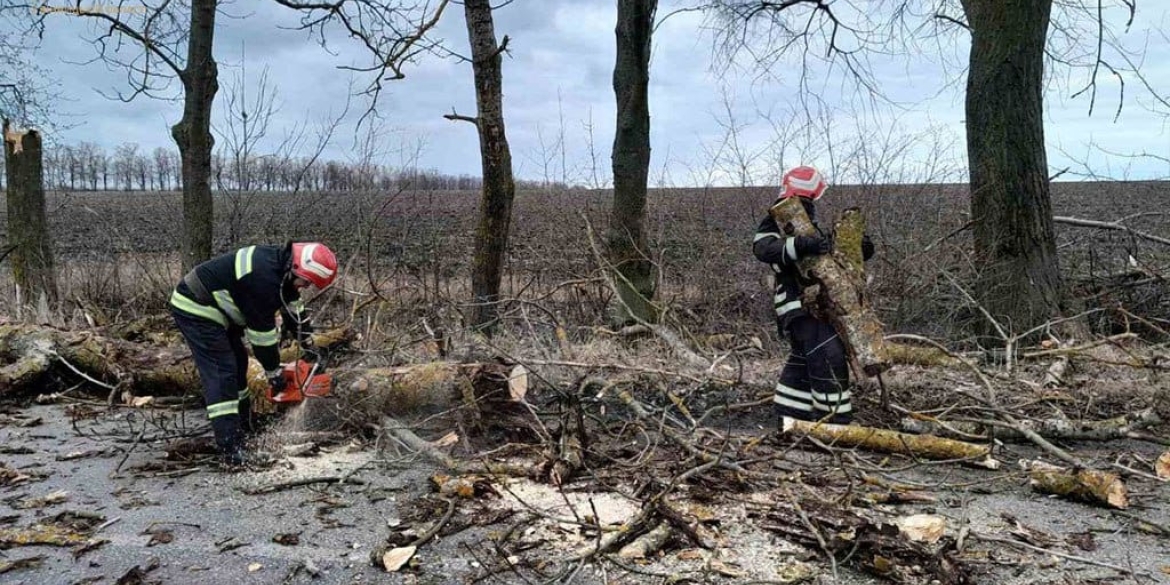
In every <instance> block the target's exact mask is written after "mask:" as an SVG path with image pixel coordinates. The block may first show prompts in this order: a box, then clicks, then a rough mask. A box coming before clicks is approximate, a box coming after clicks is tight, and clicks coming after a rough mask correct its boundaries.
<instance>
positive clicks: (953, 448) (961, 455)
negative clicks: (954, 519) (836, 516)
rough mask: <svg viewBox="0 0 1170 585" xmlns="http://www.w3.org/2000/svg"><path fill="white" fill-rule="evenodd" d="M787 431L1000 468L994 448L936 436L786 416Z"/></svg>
mask: <svg viewBox="0 0 1170 585" xmlns="http://www.w3.org/2000/svg"><path fill="white" fill-rule="evenodd" d="M782 429H783V432H784V433H785V434H795V435H805V436H809V437H812V438H814V439H817V440H819V441H822V442H825V443H829V444H832V445H834V446H842V447H861V448H863V449H869V450H871V451H880V452H883V453H900V454H903V455H913V456H915V457H923V458H926V459H941V460H947V459H963V460H966V462H967V463H970V464H971V465H975V466H977V467H983V468H986V469H999V466H1000V463H999V461H996V460H995V459H993V458H992V457H991V447H989V446H987V445H976V444H973V443H966V442H963V441H955V440H952V439H944V438H942V437H936V436H933V435H911V434H907V433H899V432H897V431H889V430H885V429H875V428H870V427H862V426H856V425H832V424H827V423H816V422H808V421H803V420H798V419H794V418H790V417H784V420H783V424H782Z"/></svg>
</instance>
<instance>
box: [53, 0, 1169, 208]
mask: <svg viewBox="0 0 1170 585" xmlns="http://www.w3.org/2000/svg"><path fill="white" fill-rule="evenodd" d="M128 3H129V2H128ZM1155 4H1156V5H1157V6H1154V5H1155ZM1167 4H1168V3H1165V2H1156V3H1155V2H1148V1H1147V2H1141V3H1139V12H1138V15H1137V19H1136V20H1135V23H1134V26H1133V27H1131V29H1130V30H1129V31H1128V32H1127V33H1125V34H1124V36H1123V37H1122V38H1121V42H1123V43H1125V44H1126V45H1127V46H1129V47H1130V48H1132V49H1134V50H1135V51H1144V52H1145V54H1146V55H1147V58H1146V61H1145V62H1144V63H1143V65H1142V66H1143V68H1144V72H1145V75H1146V77H1147V78H1148V79H1149V80H1151V82H1152V83H1154V84H1155V89H1156V90H1157V91H1158V92H1160V93H1161V95H1163V96H1168V95H1170V81H1168V80H1170V60H1168V59H1167V58H1166V57H1170V42H1168V41H1167V39H1166V36H1165V34H1164V33H1159V32H1157V31H1159V30H1160V29H1161V28H1162V27H1163V26H1164V25H1170V21H1168V19H1167V12H1168V10H1170V7H1168V6H1167ZM678 6H679V5H678V4H676V3H672V2H670V1H669V0H662V5H661V6H660V9H659V18H660V19H661V18H662V17H663V16H664V15H666V14H668V13H670V12H671V11H672V9H674V8H676V7H678ZM221 12H222V13H221V15H220V16H219V24H218V28H217V32H216V39H215V43H216V44H215V52H216V58H217V60H218V61H219V62H220V73H221V82H220V86H221V90H220V95H219V99H218V100H217V105H216V107H217V118H218V114H221V113H222V111H223V104H224V103H225V101H224V100H223V97H224V95H225V92H226V91H227V88H228V86H229V85H230V84H231V83H230V82H231V79H232V78H233V77H235V76H236V75H238V74H239V72H240V71H241V68H242V67H243V66H245V65H246V72H247V79H248V80H249V82H250V83H252V84H254V83H255V82H256V80H257V79H258V77H259V74H260V72H261V71H262V70H263V69H264V68H265V67H267V68H268V69H269V77H270V79H271V81H272V83H273V84H274V85H275V87H276V91H277V101H278V103H279V107H280V109H279V112H278V114H277V116H276V117H275V119H274V120H273V123H272V128H271V130H270V132H269V135H270V136H269V137H270V140H269V141H268V143H267V144H266V145H264V146H262V147H261V149H260V150H261V151H262V152H263V151H265V150H266V149H267V150H271V149H274V148H276V146H275V144H276V143H277V142H278V141H279V139H280V138H281V137H282V136H284V134H285V133H286V132H287V131H288V130H289V129H291V128H292V127H293V126H294V125H296V124H298V123H303V122H305V121H308V122H310V123H318V122H320V121H322V120H325V119H327V118H328V117H329V116H330V115H331V113H333V114H334V115H336V113H338V112H340V110H341V108H342V104H343V103H344V102H345V100H346V94H347V92H349V91H350V90H351V85H350V83H351V78H352V74H350V73H349V72H347V71H342V70H339V69H337V66H338V65H352V64H363V63H365V62H366V60H365V58H364V54H363V53H362V52H361V50H360V47H358V46H357V45H356V44H355V43H353V42H350V41H348V40H347V39H345V38H344V37H340V36H338V38H332V37H329V40H330V42H329V48H330V51H331V52H327V51H325V50H323V49H322V48H321V47H320V46H319V45H318V44H316V43H315V42H314V40H313V39H312V38H309V37H308V36H307V35H306V34H305V33H304V32H299V31H294V30H288V28H289V27H293V26H294V25H295V24H296V22H297V19H296V18H297V17H296V16H295V15H293V14H291V13H290V12H289V11H288V10H287V9H284V8H281V7H278V6H275V4H274V3H273V2H272V1H271V0H235V1H234V2H230V3H227V2H225V3H224V5H223V7H222V8H221ZM615 17H616V1H615V0H515V1H514V2H512V3H511V4H508V5H506V6H505V7H503V8H502V9H500V10H498V11H497V12H496V15H495V19H496V24H495V28H496V34H497V37H502V36H503V35H505V34H506V35H508V36H509V37H510V39H511V40H510V42H509V48H510V55H509V57H508V58H506V59H505V61H504V113H505V119H506V123H507V132H508V138H509V142H510V143H511V146H512V151H513V160H514V164H515V171H516V174H517V176H519V177H522V178H527V179H541V178H543V177H545V176H548V177H549V178H551V179H554V180H559V179H562V178H567V179H568V180H569V181H570V182H573V183H578V184H588V185H591V184H594V183H595V182H596V181H600V182H601V183H603V184H608V180H609V179H608V176H609V150H610V146H611V142H612V137H613V132H612V127H613V123H614V110H615V108H614V96H613V90H612V86H611V75H612V69H613V63H614V32H613V31H614V24H615ZM1114 21H1117V22H1124V18H1121V19H1114ZM709 24H710V22H709V21H708V20H707V19H705V17H704V16H703V15H702V14H699V13H693V12H688V13H682V14H675V15H673V16H671V17H670V18H668V19H666V20H665V22H662V23H661V24H660V26H659V28H658V30H657V31H656V34H655V37H654V56H653V62H652V65H651V67H652V69H651V92H650V111H651V118H652V128H653V131H652V146H653V159H652V166H653V170H652V173H651V182H652V183H653V184H654V185H677V186H691V185H704V184H718V185H737V184H741V183H745V182H746V183H755V184H770V183H774V182H775V181H776V180H777V177H778V176H779V174H780V173H781V172H782V170H783V169H782V167H783V166H790V165H792V164H798V163H812V164H817V165H820V166H822V167H825V168H827V169H830V173H833V172H836V174H837V175H838V177H837V178H838V180H839V181H841V182H853V181H856V180H859V178H862V177H869V178H871V180H874V179H878V180H914V181H917V180H923V179H925V180H966V176H965V171H964V168H965V167H964V164H965V161H964V158H965V157H964V149H965V147H964V140H965V138H964V134H963V132H964V130H963V125H962V121H963V117H964V116H963V96H962V90H963V88H964V85H965V71H964V70H963V68H962V62H963V61H964V60H965V57H966V50H967V49H966V47H967V45H966V39H965V37H964V35H955V37H954V39H953V40H951V41H945V42H940V44H941V49H940V44H932V43H926V44H925V48H924V50H928V51H930V50H932V51H934V52H935V53H936V54H938V53H942V55H943V57H945V58H942V59H940V58H937V57H931V58H923V57H916V58H877V57H874V58H873V59H871V60H870V62H869V67H870V70H871V71H872V72H873V77H874V79H875V80H876V81H877V82H878V83H879V84H880V87H881V89H882V91H883V94H884V96H885V100H882V101H879V102H876V103H875V102H872V101H869V100H865V99H862V98H861V97H860V96H861V93H860V92H859V91H858V90H857V88H856V86H855V85H854V84H851V83H849V82H848V81H846V80H844V78H843V76H842V75H840V72H841V71H842V68H840V67H839V66H837V67H833V68H830V67H828V66H827V65H826V64H825V63H824V62H817V61H813V62H811V63H810V65H811V67H812V69H810V78H809V79H810V87H811V88H813V89H815V90H816V93H817V94H818V95H819V96H821V97H822V98H823V102H821V103H819V104H813V106H812V107H811V109H810V108H809V107H808V106H809V100H808V99H807V98H808V97H809V94H808V93H807V92H803V93H802V91H801V90H800V87H799V85H798V84H797V83H796V79H797V76H796V75H795V73H794V72H795V71H796V70H798V68H797V66H796V64H795V63H794V62H793V61H787V62H782V63H779V64H778V65H777V68H776V69H774V71H776V72H778V75H776V76H762V75H760V72H759V71H756V70H754V69H752V68H751V67H748V66H747V65H746V64H741V65H740V66H730V67H729V66H727V65H726V64H724V63H723V62H722V60H720V59H714V58H713V54H712V46H713V43H712V35H711V33H710V30H709V28H710V27H709V26H708V25H709ZM94 25H95V23H93V22H92V21H91V20H90V19H83V18H78V17H75V16H69V15H63V14H54V15H52V17H51V18H50V19H49V26H48V30H47V31H46V35H45V41H44V43H43V45H42V46H41V48H40V49H39V50H38V51H37V52H36V53H35V54H34V58H35V60H36V62H37V63H38V64H40V65H43V66H44V67H46V68H48V69H49V70H50V71H52V72H53V73H55V75H56V76H57V77H58V78H59V79H60V80H61V88H60V91H59V92H58V93H59V95H60V98H61V100H62V101H61V105H60V107H59V108H58V110H59V111H60V112H62V113H67V114H71V115H72V116H73V117H72V118H71V122H70V123H72V124H76V126H74V127H72V128H69V129H66V130H64V131H63V132H62V133H61V135H60V139H61V140H62V141H63V142H66V143H76V142H80V141H83V140H84V141H91V142H96V143H98V144H100V145H103V146H105V147H106V148H107V149H109V150H111V151H112V150H113V148H114V147H115V146H116V145H117V144H120V143H122V142H136V143H138V144H139V145H141V147H142V148H144V149H147V150H150V149H153V148H155V147H158V146H164V147H168V148H173V147H174V145H173V143H172V142H171V139H170V133H169V127H170V125H171V124H173V123H174V122H175V121H177V120H178V119H179V117H180V116H181V110H182V104H181V102H178V101H170V102H168V101H159V100H151V99H147V98H139V99H137V100H135V101H134V102H133V103H130V104H124V103H120V102H117V101H111V100H108V99H106V98H104V97H102V96H101V95H100V94H99V93H98V91H104V92H107V93H111V92H113V91H116V90H118V89H125V87H126V86H125V84H124V81H125V75H124V73H123V72H120V71H118V70H110V69H108V68H107V67H106V66H105V65H103V64H102V63H94V62H90V63H88V64H85V62H87V61H90V60H91V59H92V58H93V56H94V48H93V46H92V45H91V44H90V43H89V42H87V41H86V39H88V38H92V37H94V36H95V35H96V30H97V29H95V28H93V27H94ZM282 27H285V28H282ZM436 36H437V37H439V38H442V39H444V40H445V42H446V44H447V46H449V47H451V49H452V50H453V51H455V52H456V53H460V54H467V53H468V52H469V50H468V49H467V39H466V29H465V28H464V20H463V11H462V6H461V5H452V6H450V7H449V9H448V11H447V13H446V14H445V15H444V16H443V19H442V21H441V24H440V26H439V27H438V32H437V35H436ZM1092 47H1093V44H1092V43H1091V42H1089V43H1088V45H1087V46H1086V47H1085V50H1086V51H1091V50H1092ZM1115 60H1116V58H1115ZM1086 79H1087V72H1085V71H1082V72H1079V73H1075V74H1074V77H1073V78H1072V79H1071V80H1070V79H1068V78H1067V77H1065V76H1063V75H1059V76H1058V77H1057V78H1056V80H1055V81H1054V82H1053V83H1051V84H1050V90H1049V91H1048V93H1047V96H1046V105H1047V113H1046V138H1047V141H1048V145H1049V151H1048V152H1049V163H1050V166H1051V167H1052V171H1053V173H1055V172H1057V171H1059V170H1061V169H1063V168H1065V167H1071V171H1070V174H1069V175H1066V177H1065V178H1069V177H1071V176H1074V175H1075V174H1076V173H1077V172H1080V171H1084V170H1085V168H1084V166H1083V163H1084V162H1085V161H1088V162H1089V163H1090V166H1091V168H1092V169H1093V170H1094V171H1096V172H1098V173H1101V174H1104V175H1109V176H1112V177H1115V178H1122V177H1125V178H1135V179H1137V178H1165V177H1170V164H1168V163H1167V162H1166V161H1165V160H1161V161H1159V160H1157V159H1154V158H1138V159H1133V158H1126V157H1121V156H1108V155H1106V154H1104V153H1105V152H1113V153H1120V154H1128V153H1142V152H1144V153H1149V154H1153V155H1156V156H1160V157H1162V158H1163V159H1166V158H1167V157H1170V134H1168V133H1167V116H1166V109H1165V108H1162V109H1161V110H1160V111H1159V110H1157V108H1156V107H1155V102H1154V100H1153V99H1151V98H1150V94H1149V92H1148V91H1146V90H1145V89H1144V88H1142V87H1141V85H1142V84H1141V83H1140V82H1139V81H1138V80H1136V79H1132V78H1131V79H1129V80H1128V82H1127V84H1126V86H1125V87H1126V90H1125V95H1126V101H1125V104H1124V108H1123V109H1122V112H1121V114H1120V116H1119V117H1118V118H1117V120H1116V121H1114V113H1115V111H1116V109H1117V105H1118V96H1119V92H1118V85H1117V84H1116V82H1115V81H1114V79H1113V76H1112V75H1110V74H1108V73H1103V74H1102V75H1101V77H1100V79H1101V83H1100V84H1099V88H1098V94H1097V101H1096V106H1095V109H1094V112H1093V115H1092V116H1091V117H1090V116H1089V112H1088V110H1089V101H1088V97H1087V94H1086V95H1084V96H1082V97H1081V98H1078V99H1071V97H1070V96H1071V95H1072V94H1073V93H1074V92H1075V91H1076V90H1077V89H1079V87H1080V86H1082V85H1083V84H1084V81H1085V80H1086ZM368 81H369V80H368V78H364V77H357V78H353V79H352V82H353V83H355V84H357V86H358V87H362V86H364V84H365V83H367V82H368ZM1158 84H1161V85H1160V86H1159V85H1158ZM253 91H254V88H253ZM802 98H805V99H802ZM365 107H366V103H365V102H364V101H363V98H360V97H358V98H354V101H353V102H352V105H351V115H350V116H349V118H348V119H347V121H346V123H345V125H344V126H343V127H342V128H341V130H340V131H339V133H338V135H337V137H335V139H334V141H333V142H332V144H331V145H330V146H329V148H328V149H327V150H326V152H325V155H324V156H325V158H330V159H336V160H351V159H353V158H354V157H355V154H354V152H355V129H354V123H355V122H356V120H357V115H358V114H359V113H361V112H362V111H363V110H364V109H365ZM452 110H455V111H457V112H459V113H460V114H465V115H474V112H475V96H474V87H473V83H472V75H471V67H470V65H469V64H468V63H466V62H459V61H458V60H456V59H451V58H447V59H442V58H439V57H427V56H424V57H423V58H421V59H420V62H419V63H418V64H417V65H414V66H410V67H408V68H407V70H406V79H404V80H400V81H394V82H390V83H388V84H387V86H386V90H385V91H384V92H383V94H382V96H381V99H380V101H379V103H378V107H377V113H378V115H379V116H380V118H381V122H380V124H381V126H380V131H379V139H380V145H381V146H380V149H379V152H380V158H381V162H382V163H384V164H388V165H392V166H400V165H402V164H405V163H406V162H408V161H410V160H413V159H414V157H415V155H414V154H405V153H418V154H417V165H418V166H420V167H424V168H434V169H439V170H441V171H443V172H446V173H451V174H472V175H478V174H479V173H480V164H479V155H478V144H477V138H476V134H475V131H474V129H473V128H472V127H471V126H470V125H469V124H467V123H460V122H450V121H447V120H445V119H443V118H442V115H443V114H445V113H449V112H451V111H452ZM1152 110H1153V111H1152ZM809 112H811V113H812V114H813V115H814V116H815V117H816V119H815V120H814V121H813V122H812V123H811V125H810V124H808V123H806V120H805V116H806V114H807V113H809ZM590 127H591V129H592V131H591V134H592V139H590V132H589V130H588V129H589V128H590ZM729 128H734V130H735V131H734V132H730V131H729ZM810 132H811V133H810ZM561 135H563V136H564V144H565V147H564V151H563V156H562V152H561V151H560V150H558V148H557V146H556V145H557V141H558V138H559V137H560V136H561ZM817 136H828V137H829V138H830V139H829V140H828V141H827V143H825V142H820V141H818V140H817V139H816V137H817ZM778 139H779V140H780V141H781V142H784V143H787V144H788V145H787V148H784V149H782V148H780V147H778V146H777V144H778V142H777V140H778ZM590 144H592V146H593V153H592V155H591V153H590V148H589V145H590ZM1091 145H1095V146H1091ZM861 146H864V147H865V148H864V149H860V150H859V147H861ZM830 147H831V148H830ZM593 160H596V164H593V162H592V161H593ZM594 168H596V172H595V171H594Z"/></svg>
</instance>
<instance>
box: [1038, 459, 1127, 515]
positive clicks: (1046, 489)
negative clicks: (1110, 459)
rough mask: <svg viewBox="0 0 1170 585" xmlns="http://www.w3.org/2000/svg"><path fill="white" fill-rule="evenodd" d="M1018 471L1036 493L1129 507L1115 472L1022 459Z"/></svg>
mask: <svg viewBox="0 0 1170 585" xmlns="http://www.w3.org/2000/svg"><path fill="white" fill-rule="evenodd" d="M1020 468H1021V469H1024V470H1026V471H1027V472H1028V476H1029V478H1030V479H1031V485H1032V489H1034V490H1036V491H1038V492H1041V493H1045V494H1053V495H1057V496H1061V497H1064V498H1068V499H1071V500H1078V501H1081V502H1088V503H1090V504H1097V505H1103V506H1107V507H1110V508H1118V509H1125V508H1127V507H1129V494H1128V492H1127V490H1126V489H1125V484H1124V483H1122V481H1121V478H1120V477H1118V476H1117V474H1116V473H1110V472H1108V471H1097V470H1095V469H1067V468H1064V467H1058V466H1056V465H1051V464H1048V463H1044V462H1043V461H1028V460H1021V461H1020Z"/></svg>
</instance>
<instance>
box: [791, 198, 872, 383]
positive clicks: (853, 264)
mask: <svg viewBox="0 0 1170 585" xmlns="http://www.w3.org/2000/svg"><path fill="white" fill-rule="evenodd" d="M771 213H772V217H773V218H775V219H776V225H778V226H780V228H781V229H783V230H785V232H786V233H789V234H790V235H813V234H815V233H816V229H815V228H814V227H813V225H812V222H811V221H809V218H808V214H807V213H805V211H804V207H803V206H802V205H801V204H800V201H799V200H798V198H796V197H791V198H788V199H784V200H782V201H780V202H779V203H777V204H776V205H774V206H773V207H772V209H771ZM834 230H835V234H836V236H835V238H834V242H835V243H834V246H833V253H832V254H828V255H824V256H813V257H811V258H806V259H804V260H801V261H800V268H801V270H802V272H804V273H805V275H806V276H807V277H808V279H809V280H812V281H814V282H816V283H817V284H816V285H814V286H810V287H806V288H805V291H804V293H803V295H802V304H803V305H804V307H805V309H807V310H809V311H810V312H812V313H813V314H814V315H816V316H817V317H819V318H822V319H826V320H828V321H829V322H830V323H832V324H833V328H834V329H836V330H837V334H838V335H840V336H841V339H842V340H843V341H844V342H845V349H846V350H847V351H848V354H849V360H850V367H851V368H852V369H853V372H854V375H855V376H856V377H857V378H858V379H859V380H860V379H862V378H863V376H875V375H877V374H880V373H881V372H882V371H884V370H886V369H888V368H889V365H890V364H889V359H887V358H886V356H885V340H884V337H883V334H882V324H881V322H880V321H878V319H877V316H876V315H875V314H874V312H873V308H872V307H871V306H870V302H869V299H868V297H867V295H866V290H865V285H866V283H865V266H864V262H863V260H862V255H861V240H862V238H863V237H864V235H865V218H864V216H862V215H861V211H860V210H857V209H848V210H846V211H845V213H844V214H842V216H841V219H840V220H838V221H837V223H836V224H835V226H834Z"/></svg>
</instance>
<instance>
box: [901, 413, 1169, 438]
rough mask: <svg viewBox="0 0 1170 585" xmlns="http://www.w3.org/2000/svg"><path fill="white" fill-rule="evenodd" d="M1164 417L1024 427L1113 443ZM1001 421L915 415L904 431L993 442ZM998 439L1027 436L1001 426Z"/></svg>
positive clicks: (1134, 416)
mask: <svg viewBox="0 0 1170 585" xmlns="http://www.w3.org/2000/svg"><path fill="white" fill-rule="evenodd" d="M1161 422H1162V419H1161V417H1159V416H1158V413H1157V412H1155V411H1154V409H1152V408H1147V409H1145V410H1140V411H1138V412H1135V413H1131V414H1125V415H1122V416H1117V417H1113V418H1108V419H1104V420H1068V419H1041V420H1022V421H1020V425H1021V426H1023V427H1025V428H1029V429H1031V430H1032V431H1034V432H1035V433H1037V434H1038V435H1040V436H1041V437H1044V438H1046V439H1057V440H1068V441H1109V440H1113V439H1125V438H1130V436H1131V435H1132V434H1133V433H1134V432H1136V431H1139V430H1141V429H1144V428H1146V427H1150V426H1153V425H1157V424H1160V423H1161ZM993 423H998V421H973V420H958V421H941V420H939V419H937V418H934V417H928V416H924V415H920V414H913V413H912V414H911V415H910V416H907V417H903V418H902V422H901V428H902V430H903V431H906V432H910V433H916V434H931V435H936V436H940V437H947V438H958V439H964V440H980V439H982V440H989V439H990V438H991V436H990V433H989V429H990V428H991V427H993V426H996V425H995V424H993ZM995 438H996V439H1000V440H1004V441H1013V440H1015V441H1018V440H1023V439H1026V438H1027V437H1025V436H1024V435H1023V434H1021V433H1019V432H1017V431H1016V430H1015V429H1013V428H1010V427H1002V426H1000V427H999V428H997V430H996V431H995Z"/></svg>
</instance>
